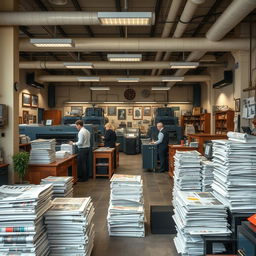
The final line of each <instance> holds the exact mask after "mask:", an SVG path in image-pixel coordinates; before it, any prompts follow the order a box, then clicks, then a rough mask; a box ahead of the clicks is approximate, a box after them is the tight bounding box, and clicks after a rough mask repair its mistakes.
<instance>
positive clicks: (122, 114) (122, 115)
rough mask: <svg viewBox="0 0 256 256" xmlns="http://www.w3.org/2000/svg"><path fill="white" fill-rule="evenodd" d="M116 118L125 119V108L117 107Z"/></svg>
mask: <svg viewBox="0 0 256 256" xmlns="http://www.w3.org/2000/svg"><path fill="white" fill-rule="evenodd" d="M117 119H118V120H126V109H118V114H117Z"/></svg>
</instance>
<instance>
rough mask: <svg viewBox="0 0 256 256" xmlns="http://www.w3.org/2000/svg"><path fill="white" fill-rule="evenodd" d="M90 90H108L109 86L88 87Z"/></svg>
mask: <svg viewBox="0 0 256 256" xmlns="http://www.w3.org/2000/svg"><path fill="white" fill-rule="evenodd" d="M90 90H92V91H109V90H110V88H109V87H103V86H102V87H90Z"/></svg>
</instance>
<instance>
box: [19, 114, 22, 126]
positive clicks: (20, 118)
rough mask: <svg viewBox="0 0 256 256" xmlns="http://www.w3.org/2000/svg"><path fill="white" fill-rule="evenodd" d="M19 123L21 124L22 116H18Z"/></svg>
mask: <svg viewBox="0 0 256 256" xmlns="http://www.w3.org/2000/svg"><path fill="white" fill-rule="evenodd" d="M19 124H22V116H19Z"/></svg>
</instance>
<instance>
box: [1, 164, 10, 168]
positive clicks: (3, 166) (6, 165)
mask: <svg viewBox="0 0 256 256" xmlns="http://www.w3.org/2000/svg"><path fill="white" fill-rule="evenodd" d="M8 166H9V164H0V168H5V167H8Z"/></svg>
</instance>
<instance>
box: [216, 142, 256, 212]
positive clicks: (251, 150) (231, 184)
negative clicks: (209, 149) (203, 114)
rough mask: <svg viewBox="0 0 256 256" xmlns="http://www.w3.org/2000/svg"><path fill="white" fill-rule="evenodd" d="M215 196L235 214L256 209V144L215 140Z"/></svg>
mask: <svg viewBox="0 0 256 256" xmlns="http://www.w3.org/2000/svg"><path fill="white" fill-rule="evenodd" d="M213 163H214V172H213V174H214V181H213V184H212V188H213V190H214V192H213V193H214V195H215V196H216V197H217V198H218V199H219V200H220V201H221V202H222V203H223V204H225V205H226V206H228V207H229V208H230V210H231V211H232V212H234V213H244V212H245V213H255V211H256V197H255V195H256V143H255V142H251V141H248V142H237V141H233V140H214V141H213Z"/></svg>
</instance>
